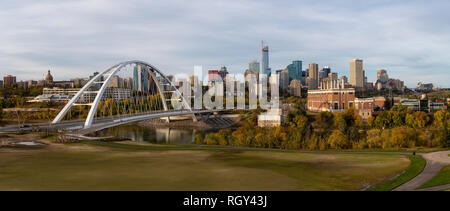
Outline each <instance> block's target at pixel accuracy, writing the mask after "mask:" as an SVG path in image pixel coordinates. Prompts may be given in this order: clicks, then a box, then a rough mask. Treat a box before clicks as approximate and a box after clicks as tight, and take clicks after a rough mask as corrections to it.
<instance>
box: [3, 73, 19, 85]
mask: <svg viewBox="0 0 450 211" xmlns="http://www.w3.org/2000/svg"><path fill="white" fill-rule="evenodd" d="M15 83H16V76H12V75H7V76H5V77H3V86H12V85H13V84H15Z"/></svg>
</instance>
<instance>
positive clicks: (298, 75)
mask: <svg viewBox="0 0 450 211" xmlns="http://www.w3.org/2000/svg"><path fill="white" fill-rule="evenodd" d="M287 69H288V71H289V83H290V82H291V81H292V80H299V81H301V80H302V61H300V60H295V61H293V62H292V64H290V65H288V66H287Z"/></svg>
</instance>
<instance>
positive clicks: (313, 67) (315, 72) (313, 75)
mask: <svg viewBox="0 0 450 211" xmlns="http://www.w3.org/2000/svg"><path fill="white" fill-rule="evenodd" d="M318 85H319V65H318V64H316V63H312V64H309V80H308V89H317V88H318Z"/></svg>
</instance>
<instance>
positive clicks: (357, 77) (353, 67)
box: [350, 59, 364, 88]
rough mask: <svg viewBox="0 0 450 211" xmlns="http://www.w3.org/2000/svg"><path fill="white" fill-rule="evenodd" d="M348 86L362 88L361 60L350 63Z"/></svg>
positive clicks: (353, 60)
mask: <svg viewBox="0 0 450 211" xmlns="http://www.w3.org/2000/svg"><path fill="white" fill-rule="evenodd" d="M350 84H351V85H352V86H353V87H355V88H363V87H364V73H363V60H361V59H352V60H351V61H350Z"/></svg>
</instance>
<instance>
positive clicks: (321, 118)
mask: <svg viewBox="0 0 450 211" xmlns="http://www.w3.org/2000/svg"><path fill="white" fill-rule="evenodd" d="M333 119H334V115H333V113H331V112H327V111H325V112H320V113H319V115H317V116H316V119H315V121H314V123H313V125H314V128H319V129H323V130H329V129H331V127H332V126H333Z"/></svg>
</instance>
